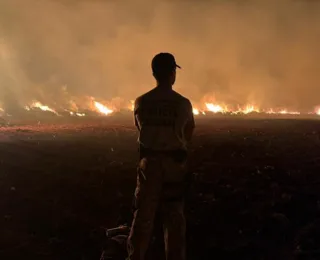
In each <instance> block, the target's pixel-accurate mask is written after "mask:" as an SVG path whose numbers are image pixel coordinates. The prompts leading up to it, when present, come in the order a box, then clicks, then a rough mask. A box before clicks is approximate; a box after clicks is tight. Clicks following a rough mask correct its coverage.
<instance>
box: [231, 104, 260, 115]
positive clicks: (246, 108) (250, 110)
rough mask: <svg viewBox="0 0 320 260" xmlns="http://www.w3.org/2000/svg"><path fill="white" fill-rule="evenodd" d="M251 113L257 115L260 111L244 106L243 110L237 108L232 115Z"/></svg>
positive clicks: (254, 107) (253, 107) (251, 106)
mask: <svg viewBox="0 0 320 260" xmlns="http://www.w3.org/2000/svg"><path fill="white" fill-rule="evenodd" d="M253 112H256V113H259V112H260V109H259V108H257V107H256V106H254V105H246V106H245V107H244V108H238V110H237V111H235V112H234V113H235V114H238V113H242V114H249V113H253Z"/></svg>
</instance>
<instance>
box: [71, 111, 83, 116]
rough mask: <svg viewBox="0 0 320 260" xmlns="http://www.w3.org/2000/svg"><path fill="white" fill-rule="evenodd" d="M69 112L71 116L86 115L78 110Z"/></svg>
mask: <svg viewBox="0 0 320 260" xmlns="http://www.w3.org/2000/svg"><path fill="white" fill-rule="evenodd" d="M69 113H70V115H71V116H79V117H83V116H86V114H85V113H78V112H72V111H70V112H69Z"/></svg>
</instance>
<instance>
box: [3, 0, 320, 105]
mask: <svg viewBox="0 0 320 260" xmlns="http://www.w3.org/2000/svg"><path fill="white" fill-rule="evenodd" d="M280 2H281V3H280ZM319 43H320V4H319V2H317V1H293V0H284V1H271V0H265V1H262V0H260V1H235V0H234V1H232V0H229V1H227V0H225V1H222V0H220V1H218V0H216V1H205V0H202V1H191V0H190V1H182V0H181V1H160V0H157V1H155V0H153V1H147V0H132V1H107V0H106V1H102V0H100V1H99V0H96V1H93V0H82V1H71V0H69V1H68V0H59V1H58V0H24V1H20V0H0V100H1V101H2V102H3V103H5V105H6V107H11V106H15V105H17V106H24V105H25V104H26V103H28V102H30V101H31V100H39V101H41V102H43V103H47V104H55V105H57V104H58V105H61V106H63V105H64V104H66V103H68V102H70V100H71V99H72V100H76V99H77V98H81V97H83V96H93V97H98V98H100V99H102V100H104V99H106V100H110V99H111V98H114V97H122V98H124V99H134V98H135V97H136V96H137V95H140V94H142V93H143V92H144V91H147V90H149V89H150V88H152V87H153V86H154V85H155V83H154V79H153V78H152V74H151V68H150V63H151V59H152V57H153V56H154V55H155V54H156V53H158V52H161V51H165V52H172V53H173V54H174V55H175V56H176V60H177V62H178V64H179V65H181V66H182V68H183V69H182V70H181V71H179V72H178V75H177V77H178V78H177V83H176V86H175V88H176V89H177V90H178V91H180V92H181V93H182V94H185V95H187V96H188V97H189V98H190V99H191V100H193V101H199V100H201V98H203V97H204V96H206V95H207V96H208V95H210V97H212V96H214V97H215V98H216V99H217V100H218V101H224V102H226V103H230V104H243V103H247V102H254V103H256V104H258V105H260V106H267V107H271V106H287V107H292V108H295V109H302V110H303V109H305V110H310V109H312V108H313V107H314V106H316V105H318V104H319V102H320V98H319V94H320V89H319V87H320V76H319V71H320V63H319V62H318V61H319V58H320V52H319V51H318V48H319V47H318V45H319Z"/></svg>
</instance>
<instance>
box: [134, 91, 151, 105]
mask: <svg viewBox="0 0 320 260" xmlns="http://www.w3.org/2000/svg"><path fill="white" fill-rule="evenodd" d="M153 92H154V90H153V89H152V90H150V91H148V92H146V93H144V94H142V95H141V96H138V97H137V98H136V99H135V102H134V103H135V105H139V104H141V103H142V102H143V100H146V99H147V100H148V99H149V98H150V97H151V96H152V93H153Z"/></svg>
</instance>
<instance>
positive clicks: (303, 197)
mask: <svg viewBox="0 0 320 260" xmlns="http://www.w3.org/2000/svg"><path fill="white" fill-rule="evenodd" d="M47 121H49V122H45V121H41V123H37V122H36V121H35V122H33V123H29V124H15V125H11V126H3V127H2V128H1V131H0V140H1V142H0V150H1V176H0V185H1V189H0V191H1V196H0V197H1V200H0V209H1V213H2V217H1V218H0V223H1V231H2V232H1V235H0V258H1V259H21V258H24V259H99V258H98V257H99V255H100V253H101V249H102V247H103V242H104V240H103V236H101V234H100V233H101V230H102V229H101V228H103V227H107V228H110V227H115V226H117V225H118V224H123V223H126V222H129V221H130V219H131V214H130V213H131V201H132V194H133V191H134V185H135V178H136V176H135V174H136V170H135V168H136V163H137V159H138V154H137V145H136V138H137V133H136V130H135V129H134V127H133V126H132V120H131V117H126V116H120V115H119V116H113V117H112V116H108V117H92V118H91V119H89V118H87V119H85V120H84V119H83V118H81V119H80V120H76V121H64V122H62V121H61V122H57V121H55V122H50V120H47ZM319 130H320V122H319V121H318V120H307V119H305V120H297V119H283V118H280V119H270V118H260V119H257V118H254V119H252V118H248V117H247V118H243V117H240V118H239V117H231V116H225V117H199V118H198V119H197V130H196V133H195V137H194V140H193V143H192V149H191V153H190V171H191V172H192V173H193V176H194V183H193V187H192V189H191V191H190V194H189V196H188V198H187V211H186V212H187V218H188V235H187V237H188V257H189V258H188V259H214V258H219V259H234V258H237V259H318V257H319V249H320V248H319V244H320V242H319V239H320V238H319V234H320V233H319V229H320V224H319V219H320V207H319V201H320V193H319V183H320V176H319V169H320V161H319V152H318V151H319V146H320V135H319ZM206 256H207V257H206ZM312 257H313V258H312Z"/></svg>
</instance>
